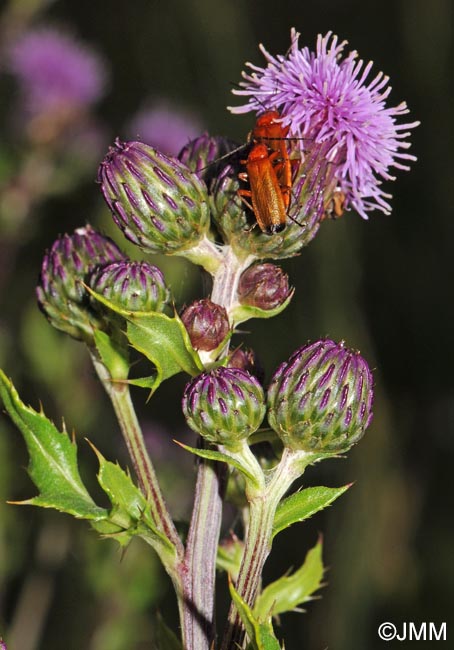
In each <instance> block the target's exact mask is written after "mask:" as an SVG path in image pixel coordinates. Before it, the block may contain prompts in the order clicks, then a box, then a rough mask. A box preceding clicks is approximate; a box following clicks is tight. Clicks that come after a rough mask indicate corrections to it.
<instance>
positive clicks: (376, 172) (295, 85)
mask: <svg viewBox="0 0 454 650" xmlns="http://www.w3.org/2000/svg"><path fill="white" fill-rule="evenodd" d="M298 39H299V34H298V33H297V32H296V31H295V30H294V29H292V31H291V46H290V50H289V52H288V54H286V55H278V56H276V57H274V56H272V55H271V54H270V53H269V52H267V50H266V49H265V48H264V47H263V45H261V46H260V49H261V51H262V53H263V55H264V56H265V59H266V61H267V65H266V67H264V68H261V67H258V66H255V65H253V64H251V63H248V64H247V65H248V67H249V68H250V69H251V70H252V72H243V81H242V82H241V84H240V86H241V89H238V90H233V93H235V94H237V95H243V96H247V97H249V100H248V102H247V103H246V104H244V105H243V106H239V107H234V108H231V109H230V110H231V111H232V112H234V113H245V112H248V111H258V112H259V113H262V112H263V110H264V109H268V108H273V109H277V110H279V112H280V113H281V116H282V124H283V126H288V127H289V130H290V134H291V135H294V136H296V137H298V138H301V140H300V142H301V147H302V150H303V159H304V156H307V155H309V156H310V155H312V154H313V151H314V149H315V150H316V151H317V155H318V158H320V156H323V158H324V159H325V160H326V161H327V162H328V163H331V165H330V166H331V167H332V170H331V171H330V172H329V171H328V170H327V171H326V174H327V183H328V184H329V185H330V186H332V191H334V190H335V189H336V188H338V190H340V191H342V192H343V193H344V194H345V207H349V206H351V207H353V208H354V209H355V210H356V211H357V212H358V213H359V214H360V215H361V216H362V217H363V218H365V219H367V212H368V211H370V210H374V209H379V210H381V211H382V212H384V213H386V214H388V213H389V212H390V210H391V207H390V205H389V202H388V199H389V198H390V195H389V194H386V193H385V192H384V191H383V189H382V188H381V183H382V181H383V180H394V177H393V176H392V175H391V173H390V168H392V167H395V168H398V169H408V162H409V161H412V160H415V157H414V156H412V155H410V154H408V153H406V150H407V149H408V147H409V146H410V143H409V142H408V141H407V140H406V139H407V138H408V136H409V130H410V129H412V128H414V127H415V126H417V125H418V124H419V122H412V123H406V124H398V123H397V119H398V118H399V117H400V116H402V115H405V114H406V113H408V108H407V105H406V104H405V102H402V103H401V104H399V105H398V106H394V107H387V106H386V100H387V98H388V95H389V93H390V91H391V87H390V86H389V84H388V82H389V78H388V77H387V76H385V75H384V74H383V73H382V72H379V73H378V74H376V75H375V76H374V75H372V74H371V71H372V62H369V63H367V64H365V63H364V61H363V60H361V59H358V54H357V52H356V51H352V52H350V53H348V54H346V55H345V54H344V49H345V46H346V44H347V42H346V41H342V42H339V40H338V38H337V36H334V35H333V34H332V32H328V33H327V34H326V35H325V36H322V35H319V36H318V39H317V47H316V51H315V52H313V51H311V50H310V49H309V48H307V47H304V48H302V49H300V48H299V47H298ZM318 164H320V163H318ZM327 198H328V199H329V196H328V197H326V196H325V200H326V199H327Z"/></svg>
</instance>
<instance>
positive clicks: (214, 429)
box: [0, 30, 417, 650]
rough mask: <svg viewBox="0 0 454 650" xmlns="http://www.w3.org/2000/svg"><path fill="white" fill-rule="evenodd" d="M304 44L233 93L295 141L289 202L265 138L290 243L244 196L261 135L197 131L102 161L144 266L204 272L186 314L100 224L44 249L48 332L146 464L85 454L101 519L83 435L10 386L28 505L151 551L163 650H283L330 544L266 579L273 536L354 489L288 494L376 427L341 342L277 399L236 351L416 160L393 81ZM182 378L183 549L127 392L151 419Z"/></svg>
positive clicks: (283, 374) (303, 365)
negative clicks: (238, 139) (232, 510)
mask: <svg viewBox="0 0 454 650" xmlns="http://www.w3.org/2000/svg"><path fill="white" fill-rule="evenodd" d="M298 37H299V35H298V34H297V33H296V32H295V31H294V30H292V32H291V46H290V49H289V51H288V53H287V54H285V55H278V56H277V57H274V56H272V55H270V54H269V53H268V52H267V51H266V50H265V49H264V48H263V47H261V49H262V52H263V54H264V56H265V59H266V65H265V67H263V68H260V67H257V66H253V65H251V64H248V66H249V71H248V72H245V73H243V81H242V82H241V84H240V89H239V90H235V91H234V93H236V94H237V95H241V96H245V97H247V98H248V101H247V103H246V104H244V105H243V106H239V107H236V108H234V109H232V111H233V112H237V113H239V112H247V111H252V112H254V113H258V114H262V113H263V112H264V111H266V110H269V109H273V110H276V111H278V112H279V115H280V119H281V122H282V125H283V126H284V127H285V128H286V129H287V127H288V133H289V137H290V138H291V139H289V140H286V142H285V149H283V151H285V152H287V153H288V158H289V160H290V163H291V169H292V187H291V191H290V192H289V188H288V187H287V186H286V185H285V184H284V183H283V181H282V169H283V165H284V163H286V162H287V161H285V160H282V159H279V158H277V157H276V156H275V155H274V154H273V153H272V152H273V143H272V142H271V140H269V141H268V142H267V141H266V138H265V139H264V140H263V141H262V142H261V145H263V144H264V145H265V146H266V147H268V150H269V155H270V159H269V161H268V162H269V166H268V168H267V169H268V172H267V173H269V178H271V180H272V181H273V183H274V185H272V191H274V192H278V193H282V195H284V194H286V193H287V194H286V195H287V196H288V195H289V194H290V198H289V201H288V203H289V205H288V209H287V212H286V215H285V216H286V223H285V227H284V228H282V229H280V231H279V232H275V233H274V234H268V233H267V232H261V230H260V229H259V228H258V227H257V225H256V218H255V217H256V215H254V212H253V209H251V206H248V205H247V204H246V202H245V201H244V200H242V197H241V194H240V193H239V192H238V190H239V189H240V187H241V183H240V181H242V182H243V181H244V162H243V161H244V160H245V159H246V157H247V152H248V148H249V150H250V149H251V148H252V147H253V146H254V145H255V143H254V142H253V140H251V137H249V139H248V143H247V144H246V145H245V146H244V147H242V148H240V149H239V150H238V148H237V147H236V145H235V143H232V142H230V141H228V140H227V139H225V138H221V137H219V138H215V137H210V136H208V135H206V134H204V135H202V136H200V137H199V138H196V139H195V140H194V141H192V142H191V143H189V144H188V145H186V146H185V147H184V148H183V150H182V151H181V153H180V155H179V156H178V157H172V156H168V155H165V154H164V153H162V152H160V151H159V150H157V149H155V148H153V147H151V146H150V145H148V144H145V143H142V142H136V141H131V142H122V141H120V140H119V139H117V140H116V141H115V143H114V144H113V145H112V146H111V147H110V149H109V151H108V153H107V154H106V157H105V159H104V161H103V162H102V163H101V165H100V168H99V175H98V178H99V182H100V188H101V191H102V194H103V196H104V198H105V200H106V203H107V206H108V208H109V209H110V211H111V212H112V216H113V220H114V222H115V224H116V225H117V226H118V228H119V230H120V232H121V233H122V234H123V235H124V236H125V237H126V238H127V239H128V240H129V241H130V242H132V243H133V244H135V245H136V246H137V247H138V248H139V249H140V250H142V251H143V252H144V253H146V254H156V253H161V254H165V255H168V256H175V255H177V256H181V257H185V258H186V259H187V260H188V261H189V262H190V263H193V264H197V265H199V266H200V267H202V268H203V269H204V270H205V271H206V272H208V274H210V276H211V278H212V285H211V291H210V294H209V295H208V296H201V297H200V298H199V299H198V300H195V301H194V302H193V303H192V304H189V305H184V306H179V305H176V304H175V301H174V300H173V298H172V294H171V290H170V288H169V287H168V286H167V285H166V282H165V278H164V276H163V274H162V273H161V271H160V270H159V269H158V268H157V267H156V266H154V265H153V264H152V263H150V262H149V261H148V260H147V261H139V262H138V261H132V260H129V259H128V258H127V257H126V256H125V255H124V254H123V253H122V252H121V250H120V248H119V247H118V246H117V245H116V244H115V243H114V242H113V241H112V240H110V239H109V238H107V237H105V236H104V235H102V234H101V233H99V232H97V231H96V230H95V229H94V228H92V227H91V226H89V225H85V226H83V227H81V228H79V229H78V230H76V231H75V232H74V233H72V234H65V235H63V236H60V237H59V238H58V239H57V240H56V242H55V243H54V244H53V245H52V246H51V248H50V249H49V251H48V252H47V253H46V254H45V257H44V261H43V265H42V269H41V275H40V279H39V285H38V289H37V295H38V302H39V306H40V308H41V310H42V311H43V313H44V314H45V315H46V317H47V318H48V320H49V322H50V324H51V325H53V326H54V327H56V328H57V329H59V330H62V331H63V332H65V333H66V334H68V335H70V336H72V337H74V338H76V339H78V340H80V341H81V342H82V343H83V344H84V345H85V346H86V348H87V350H88V353H89V355H90V357H91V359H92V361H93V365H94V368H95V370H96V372H97V375H98V377H99V380H100V381H101V383H102V385H103V386H104V388H105V391H106V393H107V395H108V397H109V398H110V400H111V402H112V406H113V409H114V411H115V414H116V416H117V418H118V422H119V427H120V429H121V431H122V434H123V437H124V441H125V444H126V447H127V449H128V452H129V455H130V459H131V465H132V468H133V470H134V472H133V473H131V474H130V473H129V472H128V471H127V470H125V469H123V468H121V467H120V466H119V465H118V464H116V463H114V462H111V461H109V460H107V459H106V458H104V456H103V454H102V450H98V449H97V448H96V447H95V444H96V441H95V440H91V441H90V444H91V446H92V448H93V450H94V452H95V454H96V456H97V458H98V461H99V471H98V475H97V478H98V482H99V484H100V486H101V488H102V489H103V490H104V491H105V493H106V495H107V497H108V499H109V501H110V506H109V507H101V506H100V505H98V504H97V503H96V502H95V501H94V500H93V499H92V497H91V496H90V494H89V492H88V490H87V489H86V487H85V485H84V483H83V481H82V479H81V476H80V474H79V470H78V465H77V450H76V438H74V437H73V438H71V437H69V436H68V434H67V432H66V431H65V430H63V431H62V432H60V431H58V429H57V428H56V427H55V426H54V425H53V424H52V423H51V422H50V420H48V419H47V418H46V416H45V414H44V412H43V409H40V410H39V411H35V410H34V409H32V408H31V407H29V406H26V405H24V404H23V402H22V401H21V399H20V398H19V396H18V394H17V392H16V390H15V389H14V387H13V385H12V383H11V381H10V380H9V379H8V378H7V376H6V375H5V374H3V373H2V374H1V383H0V393H1V396H2V398H3V402H4V406H5V408H6V410H7V411H8V413H9V415H10V416H11V418H12V420H13V421H14V423H15V424H16V425H17V426H18V427H19V429H20V430H21V431H22V433H23V436H24V438H25V442H26V444H27V447H28V451H29V454H30V465H29V473H30V476H31V478H32V480H33V482H34V483H35V485H36V487H37V489H38V495H37V496H35V497H33V498H31V499H29V500H28V501H26V502H24V503H26V504H32V505H38V506H42V507H52V508H55V509H57V510H60V511H62V512H66V513H68V514H71V515H73V516H75V517H77V518H81V519H87V520H88V521H89V523H90V525H91V526H92V527H93V528H94V529H95V530H96V531H98V532H99V533H100V535H101V536H102V537H107V538H109V537H111V538H113V539H114V540H116V541H117V542H118V543H119V544H120V545H121V546H122V547H125V548H126V547H127V546H128V544H129V543H130V542H131V540H132V538H134V537H139V538H141V539H142V540H143V541H144V542H146V543H147V544H149V545H150V546H151V547H152V548H153V549H154V550H155V552H156V553H157V555H158V557H159V558H160V560H161V562H162V564H163V566H164V568H165V570H166V571H167V573H168V575H169V576H170V578H171V581H172V583H173V586H174V589H175V594H176V601H177V605H178V611H179V616H180V627H179V629H178V630H174V631H170V630H169V629H167V628H166V627H165V624H164V623H163V621H162V620H161V619H160V618H159V619H157V621H156V626H157V627H159V630H160V634H158V638H160V639H161V641H160V643H161V645H160V646H159V647H160V650H168V649H169V648H173V649H176V648H182V649H184V650H212V649H213V648H218V649H220V650H235V649H236V648H248V649H249V650H277V649H278V648H283V647H284V645H283V641H282V640H279V639H278V636H279V637H280V633H279V634H278V635H276V632H275V622H276V618H277V617H278V616H280V615H281V614H283V613H285V612H288V611H292V610H295V609H297V608H298V607H300V606H301V605H302V604H304V603H306V602H307V601H309V600H310V599H311V598H312V597H313V595H314V594H315V593H316V592H318V590H319V589H320V588H321V586H322V582H323V574H324V568H323V563H322V548H321V541H320V540H319V541H318V542H317V543H316V545H315V546H314V547H313V548H312V549H311V550H310V551H309V552H308V554H307V556H306V558H305V559H304V561H303V562H302V564H301V566H300V567H299V568H297V569H296V570H295V571H293V572H292V573H287V574H286V575H285V576H283V577H282V578H280V579H278V580H276V581H274V582H272V583H271V584H268V585H263V582H262V572H263V567H264V564H265V562H266V560H267V557H268V556H269V554H270V552H271V551H272V545H273V540H274V538H275V537H276V536H277V535H278V534H281V533H282V534H285V533H283V531H285V530H286V529H287V528H288V527H290V526H292V525H300V522H302V521H303V520H305V519H307V518H308V517H310V516H312V515H313V514H315V513H316V512H318V511H320V510H322V509H323V508H325V507H327V506H328V505H330V504H331V503H332V502H333V501H335V500H336V499H337V498H338V497H339V496H341V495H342V494H343V493H344V492H345V491H346V490H347V488H348V487H349V486H348V485H344V486H341V487H325V486H320V487H306V488H304V489H298V490H297V491H295V489H294V486H295V482H296V481H297V480H298V479H300V478H301V476H302V475H303V473H304V472H305V471H306V469H307V468H309V467H310V466H311V465H313V464H315V463H318V462H320V461H322V460H324V459H328V458H338V457H340V456H342V455H343V454H346V453H347V452H348V451H349V449H350V448H351V447H352V446H353V445H354V444H356V443H357V442H358V441H359V440H360V439H361V438H362V436H363V435H364V433H365V431H366V430H367V428H368V426H369V424H370V422H371V419H372V407H373V378H372V375H371V372H370V369H369V366H368V364H367V362H366V361H365V359H364V358H363V357H362V356H361V354H360V353H359V352H358V351H356V350H352V349H350V348H349V347H348V345H347V344H346V343H345V342H344V341H340V342H336V341H333V340H331V339H328V338H325V339H321V340H318V341H314V342H309V343H306V344H304V345H302V347H300V348H299V349H297V350H296V351H294V352H293V353H292V354H291V355H290V356H289V358H288V360H286V361H283V362H282V364H281V365H280V366H279V368H277V370H276V371H275V372H274V374H273V376H272V378H271V380H270V381H269V382H268V386H267V387H265V386H263V384H262V381H263V371H262V368H261V365H260V363H259V362H258V360H257V354H256V352H255V351H253V350H251V349H250V348H247V347H244V345H243V341H242V340H241V339H240V338H239V337H241V334H242V332H240V331H239V329H238V326H239V324H241V323H244V322H245V321H247V320H249V319H252V318H259V319H268V318H271V317H274V316H277V315H279V314H281V312H283V311H284V310H285V308H286V307H287V306H288V304H289V303H290V301H291V300H292V299H294V290H293V289H292V287H291V285H290V279H289V277H288V275H287V274H286V273H285V272H284V270H283V269H282V268H281V267H280V266H278V263H280V261H281V260H284V259H285V258H289V257H292V256H295V255H297V254H299V253H301V251H302V249H303V248H304V247H305V246H306V245H308V244H309V243H310V242H311V241H312V239H313V238H314V237H315V236H316V235H317V232H318V231H319V229H320V227H321V226H322V225H323V223H324V222H325V221H326V219H327V218H328V217H330V216H340V214H341V213H342V212H343V211H344V210H345V211H346V212H350V211H352V212H356V213H358V214H359V215H360V216H361V217H363V218H367V217H368V213H369V212H371V211H372V210H375V209H378V210H381V211H382V212H385V213H387V212H389V211H390V209H391V208H390V204H389V199H390V196H389V195H388V194H387V193H385V191H384V190H383V189H382V186H381V183H382V181H389V180H392V176H391V175H390V168H391V167H395V168H399V169H406V168H407V162H408V161H411V160H414V159H415V158H414V157H413V156H411V155H410V154H408V153H406V150H407V148H408V146H409V143H408V141H407V137H408V134H409V131H410V130H411V129H412V128H413V127H415V126H416V125H417V123H416V122H413V123H408V124H400V123H398V122H397V119H398V118H399V117H400V116H401V115H403V114H405V113H407V108H406V105H405V104H400V105H398V106H397V107H394V108H392V107H391V108H389V107H387V106H386V103H385V101H386V99H387V97H388V95H389V91H390V89H389V86H388V79H387V77H385V76H383V75H382V73H379V74H377V75H376V76H374V77H372V80H371V81H368V77H369V75H370V74H371V67H372V65H371V64H367V65H364V62H363V61H361V60H358V58H357V54H356V53H355V52H351V53H350V54H347V55H346V56H344V49H345V45H346V44H345V42H342V43H339V41H338V39H337V37H335V36H332V34H331V33H330V32H329V33H328V34H327V35H326V36H324V37H322V36H319V38H318V41H317V47H316V51H315V52H312V51H310V50H309V49H308V48H303V49H300V48H299V46H298ZM245 140H246V138H245ZM274 150H275V149H274ZM285 155H287V154H285ZM239 172H241V174H242V178H240V179H239V177H238V174H239ZM261 205H262V208H263V209H266V207H267V204H266V202H264V203H263V202H262V204H261ZM252 207H253V206H252ZM323 227H324V226H323ZM265 260H272V262H269V261H265ZM302 338H303V339H304V336H302ZM302 343H303V341H302ZM137 356H139V357H143V358H145V359H146V360H148V362H149V364H150V371H149V372H150V374H149V375H148V376H146V377H141V378H136V377H134V378H133V377H132V376H131V374H130V370H131V365H132V363H133V360H134V359H135V358H137ZM177 373H185V374H186V375H187V376H188V382H187V385H186V388H185V389H184V393H183V395H182V396H181V395H177V396H176V398H175V400H176V404H178V405H179V404H180V403H181V405H182V406H181V408H182V411H183V414H184V417H185V418H186V421H187V424H188V426H189V427H190V429H192V431H193V432H195V435H196V441H195V442H194V445H193V446H188V445H182V444H181V443H180V445H181V447H183V449H182V451H181V453H191V454H194V455H195V456H197V457H198V463H197V479H196V487H195V494H194V502H193V509H192V514H191V517H190V521H189V529H188V532H187V535H182V534H180V532H179V531H178V530H177V528H176V526H175V523H174V521H173V520H172V517H171V514H170V512H169V510H168V508H167V505H166V501H165V495H163V494H162V491H161V487H160V485H159V481H158V478H157V476H156V472H155V468H154V465H153V458H152V457H150V455H149V453H148V450H147V449H146V447H145V444H144V438H143V435H142V430H141V426H140V422H139V420H138V418H137V416H136V413H135V410H134V407H133V403H132V400H131V395H130V391H131V388H134V387H139V388H145V389H146V391H147V392H146V398H147V399H148V407H149V408H150V409H151V408H152V405H153V395H154V394H155V393H156V391H157V390H158V389H159V387H160V385H161V384H162V383H163V382H164V381H165V380H167V379H169V378H170V377H172V376H174V375H176V374H177ZM257 443H261V444H260V445H259V444H257ZM264 445H265V446H267V447H268V452H267V453H266V454H264V452H263V447H264ZM298 485H299V484H298ZM292 488H293V489H294V491H293V492H292ZM232 491H236V493H237V495H236V496H237V497H238V498H237V499H235V503H236V504H237V506H238V519H239V521H241V523H240V524H239V525H238V528H237V529H236V530H235V536H234V537H232V536H231V535H227V538H226V539H225V540H223V539H222V536H223V535H224V534H225V533H224V531H223V530H222V526H221V522H222V509H223V504H224V503H225V501H226V499H227V498H229V495H231V494H232ZM239 504H240V505H239ZM216 569H218V570H219V571H227V572H228V574H229V589H230V597H231V607H230V611H229V613H228V617H227V620H226V621H223V622H222V621H216V620H215V602H216V598H215V596H216V593H215V585H216V581H215V577H216ZM284 621H285V619H284Z"/></svg>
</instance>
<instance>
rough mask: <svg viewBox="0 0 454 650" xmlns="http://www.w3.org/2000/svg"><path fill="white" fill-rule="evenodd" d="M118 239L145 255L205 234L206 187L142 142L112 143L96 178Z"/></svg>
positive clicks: (187, 244)
mask: <svg viewBox="0 0 454 650" xmlns="http://www.w3.org/2000/svg"><path fill="white" fill-rule="evenodd" d="M98 178H99V181H100V183H101V189H102V193H103V195H104V198H105V200H106V202H107V205H108V206H109V208H110V209H111V211H112V215H113V219H114V221H115V223H116V224H117V226H118V227H119V228H120V229H121V230H122V232H123V234H124V235H125V236H126V237H127V238H128V239H129V240H130V241H132V242H133V243H134V244H137V245H138V246H140V247H141V248H143V249H145V250H146V251H148V252H150V253H167V254H172V253H178V252H181V251H184V250H187V249H189V248H192V247H193V246H195V245H196V244H197V243H198V242H199V241H200V240H201V239H202V237H203V236H204V235H205V234H206V232H207V231H208V228H209V225H210V215H209V210H208V203H207V201H208V197H207V191H206V187H205V186H204V184H203V182H202V181H201V180H200V179H199V178H198V176H197V175H196V174H194V173H192V172H191V171H190V170H189V169H188V168H187V167H186V165H183V164H182V163H181V162H179V161H178V160H177V159H176V158H170V157H167V156H165V155H164V154H162V153H161V152H160V151H158V150H156V149H153V148H152V147H150V146H148V145H146V144H144V143H143V142H121V141H120V140H118V139H117V140H116V142H115V145H114V146H113V147H111V148H110V149H109V152H108V154H107V156H106V157H105V159H104V161H103V162H102V163H101V165H100V168H99V174H98Z"/></svg>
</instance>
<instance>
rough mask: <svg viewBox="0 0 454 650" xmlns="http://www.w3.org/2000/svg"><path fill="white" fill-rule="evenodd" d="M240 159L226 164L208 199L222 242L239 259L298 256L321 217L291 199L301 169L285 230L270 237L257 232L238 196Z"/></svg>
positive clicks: (301, 182) (298, 192)
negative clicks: (230, 248)
mask: <svg viewBox="0 0 454 650" xmlns="http://www.w3.org/2000/svg"><path fill="white" fill-rule="evenodd" d="M241 157H243V159H244V152H243V153H242V154H241V155H235V156H234V157H233V160H231V161H230V160H229V163H228V164H227V165H226V166H225V167H224V169H223V170H222V171H221V172H220V174H219V176H218V178H217V180H216V182H215V183H214V187H213V195H212V196H211V197H210V198H211V207H212V213H213V219H214V221H215V223H216V226H217V228H218V229H219V231H220V233H221V235H222V237H223V239H224V240H225V241H226V242H227V243H228V244H230V245H231V246H232V248H233V249H234V250H235V251H236V252H237V254H239V255H240V256H245V255H249V254H252V255H255V256H256V257H257V258H258V259H264V258H270V259H284V258H287V257H293V256H294V255H297V254H298V253H299V252H300V250H301V249H302V248H303V247H304V246H306V245H307V244H308V243H309V242H311V241H312V239H313V238H314V237H315V235H316V234H317V231H318V228H319V225H320V223H319V222H320V217H321V213H320V214H319V213H318V212H317V211H316V210H312V208H311V206H310V205H308V206H307V207H305V208H304V209H303V208H302V206H301V203H300V200H299V199H295V198H293V197H294V196H301V193H302V189H301V188H302V187H303V185H304V178H303V176H302V174H303V172H302V167H301V172H300V170H298V172H297V177H296V178H295V180H294V186H293V188H292V199H291V203H290V208H289V211H288V215H289V216H288V219H287V224H286V227H285V229H284V230H283V231H281V232H279V233H274V234H272V235H269V234H267V233H263V232H261V231H260V228H259V227H258V225H257V223H256V219H255V216H254V214H253V213H252V211H251V210H250V209H249V208H247V207H246V206H245V204H244V202H243V201H242V200H241V198H240V197H239V196H238V194H237V192H238V190H239V189H240V182H239V179H238V173H239V172H244V171H245V170H244V166H243V165H241V164H240V160H239V159H240V158H241ZM305 187H306V186H305ZM311 201H312V200H311ZM311 201H310V203H311ZM311 205H312V203H311ZM317 205H318V204H317ZM305 215H306V216H305Z"/></svg>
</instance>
